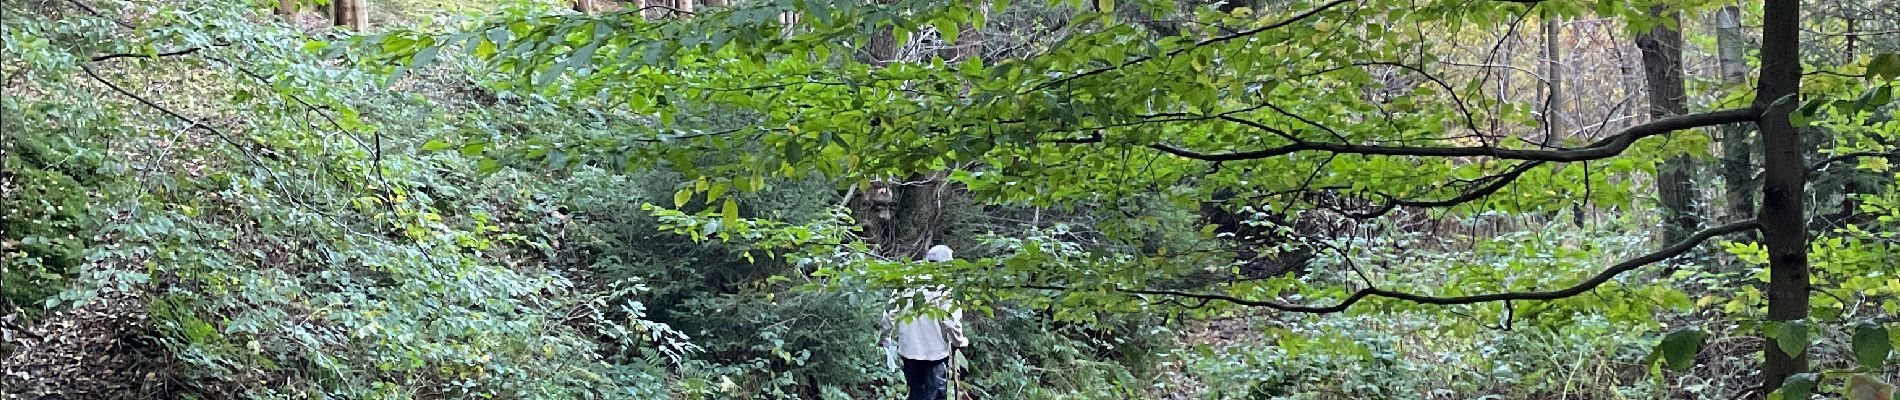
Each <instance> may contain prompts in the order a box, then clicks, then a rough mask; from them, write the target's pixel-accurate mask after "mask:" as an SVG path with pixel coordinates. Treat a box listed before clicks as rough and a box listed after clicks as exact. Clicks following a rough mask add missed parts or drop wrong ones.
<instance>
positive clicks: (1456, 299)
mask: <svg viewBox="0 0 1900 400" xmlns="http://www.w3.org/2000/svg"><path fill="white" fill-rule="evenodd" d="M1760 227H1761V226H1760V224H1758V223H1756V222H1755V221H1754V220H1748V221H1741V222H1736V223H1731V224H1728V225H1722V226H1718V227H1714V228H1709V229H1707V230H1703V231H1701V232H1696V233H1695V234H1693V235H1690V236H1689V238H1688V239H1685V240H1683V241H1682V242H1678V243H1676V244H1674V245H1670V246H1669V247H1666V248H1663V249H1662V250H1657V251H1656V252H1653V253H1649V254H1644V255H1642V256H1639V257H1636V258H1632V259H1629V260H1625V261H1623V262H1620V263H1617V264H1616V265H1612V266H1610V267H1609V268H1607V269H1604V270H1603V271H1601V272H1598V273H1597V274H1596V275H1594V276H1591V277H1590V279H1585V280H1584V281H1583V282H1578V283H1577V284H1575V285H1571V286H1569V287H1565V288H1562V289H1556V290H1547V291H1532V292H1505V293H1490V294H1478V295H1469V296H1442V297H1441V296H1431V295H1422V294H1414V293H1406V292H1399V291H1394V290H1388V289H1379V288H1365V289H1360V290H1359V291H1356V292H1353V293H1352V295H1350V296H1346V298H1345V299H1342V300H1340V301H1339V302H1338V303H1335V304H1332V305H1325V306H1309V305H1301V304H1292V303H1283V302H1278V301H1271V300H1254V299H1247V298H1241V297H1238V296H1233V295H1226V294H1219V293H1193V292H1185V291H1178V290H1150V289H1119V288H1118V289H1115V291H1117V292H1122V293H1128V294H1143V295H1158V296H1172V297H1181V298H1190V299H1198V300H1206V301H1224V302H1228V303H1233V304H1237V305H1243V306H1250V307H1266V308H1271V309H1275V310H1280V311H1286V312H1297V313H1310V314H1330V313H1337V312H1341V311H1346V309H1348V308H1351V307H1352V306H1353V304H1358V303H1359V302H1360V301H1361V300H1365V299H1367V298H1371V297H1384V298H1389V299H1396V300H1404V301H1409V302H1413V303H1420V304H1432V305H1460V304H1477V303H1488V302H1499V301H1518V300H1557V299H1563V298H1568V297H1572V296H1576V295H1580V294H1583V293H1586V292H1589V291H1590V290H1593V289H1596V288H1597V287H1598V286H1602V285H1603V284H1604V283H1608V282H1609V281H1610V280H1611V279H1615V278H1616V277H1617V276H1618V275H1621V274H1623V273H1625V272H1629V271H1631V270H1635V269H1637V268H1641V267H1643V266H1646V265H1650V264H1655V263H1657V262H1661V261H1663V260H1667V259H1670V258H1674V257H1676V256H1679V255H1682V254H1683V253H1687V252H1689V250H1692V249H1695V248H1696V246H1698V245H1701V244H1702V242H1705V241H1708V240H1709V239H1710V238H1714V237H1717V236H1722V235H1727V234H1732V233H1737V232H1742V231H1748V230H1754V229H1760ZM1017 288H1024V289H1044V290H1069V289H1070V288H1068V287H1062V286H1048V285H1024V286H1017Z"/></svg>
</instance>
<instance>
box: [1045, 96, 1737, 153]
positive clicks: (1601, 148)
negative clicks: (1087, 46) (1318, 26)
mask: <svg viewBox="0 0 1900 400" xmlns="http://www.w3.org/2000/svg"><path fill="white" fill-rule="evenodd" d="M1760 115H1761V111H1760V110H1757V109H1754V108H1737V109H1728V110H1721V111H1710V112H1704V113H1698V114H1687V115H1680V116H1673V117H1668V118H1662V119H1658V120H1654V121H1650V122H1647V123H1643V124H1641V125H1636V126H1632V127H1629V128H1626V129H1624V130H1623V131H1622V132H1619V133H1617V134H1616V135H1614V136H1611V137H1608V138H1604V139H1603V140H1600V141H1597V142H1596V143H1592V144H1590V145H1589V146H1585V147H1582V148H1577V149H1569V150H1543V149H1508V148H1500V147H1495V146H1477V147H1410V146H1378V145H1358V144H1347V143H1325V142H1307V141H1301V142H1294V143H1293V144H1289V145H1284V146H1279V147H1273V148H1267V149H1261V150H1252V151H1239V152H1225V153H1205V152H1200V151H1194V150H1189V149H1185V148H1181V147H1176V146H1173V145H1169V144H1165V143H1157V144H1150V145H1147V147H1148V148H1152V149H1155V150H1159V151H1161V152H1165V153H1168V154H1173V155H1176V156H1180V157H1184V158H1191V159H1196V160H1202V161H1238V160H1254V159H1262V158H1272V157H1278V156H1283V155H1287V154H1293V153H1298V152H1307V151H1317V152H1326V153H1338V154H1361V155H1383V156H1409V157H1491V158H1499V159H1508V160H1525V161H1550V162H1574V161H1586V160H1600V159H1604V158H1610V157H1613V156H1616V155H1617V154H1622V153H1623V151H1624V150H1627V149H1629V147H1630V145H1631V144H1634V143H1635V142H1636V141H1637V140H1639V139H1642V138H1646V137H1650V136H1657V135H1662V134H1666V133H1670V132H1674V131H1678V130H1683V129H1689V128H1699V127H1705V126H1715V125H1721V124H1731V123H1740V122H1754V121H1755V120H1756V118H1758V117H1759V116H1760ZM1068 142H1070V143H1079V142H1086V141H1085V140H1071V141H1068Z"/></svg>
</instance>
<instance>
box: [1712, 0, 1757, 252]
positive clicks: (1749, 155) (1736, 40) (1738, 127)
mask: <svg viewBox="0 0 1900 400" xmlns="http://www.w3.org/2000/svg"><path fill="white" fill-rule="evenodd" d="M1715 23H1716V27H1717V28H1716V29H1717V32H1716V38H1715V40H1716V53H1717V61H1718V62H1719V63H1720V64H1721V66H1722V83H1723V84H1724V85H1733V86H1740V85H1742V84H1745V83H1747V82H1748V60H1747V59H1744V58H1743V54H1745V53H1746V52H1747V49H1746V46H1747V41H1746V38H1743V37H1742V10H1741V8H1737V7H1735V6H1725V7H1722V9H1721V10H1720V11H1716V14H1715ZM1753 133H1754V127H1752V126H1749V124H1729V125H1725V126H1723V127H1722V182H1723V183H1724V184H1725V186H1726V190H1727V196H1726V197H1727V199H1728V212H1727V214H1728V219H1729V220H1731V221H1739V220H1742V219H1746V218H1750V217H1752V216H1754V215H1755V195H1756V187H1755V185H1756V182H1755V177H1754V175H1755V160H1754V158H1755V154H1754V153H1755V149H1754V146H1753V145H1751V144H1750V141H1751V139H1752V138H1750V137H1749V136H1750V135H1751V134H1753ZM1750 236H1751V237H1752V236H1753V235H1750Z"/></svg>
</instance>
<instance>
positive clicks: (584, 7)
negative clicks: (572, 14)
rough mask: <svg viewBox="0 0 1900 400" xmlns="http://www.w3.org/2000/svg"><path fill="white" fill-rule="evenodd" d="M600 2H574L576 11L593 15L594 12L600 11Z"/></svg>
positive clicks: (578, 0) (597, 0) (591, 0)
mask: <svg viewBox="0 0 1900 400" xmlns="http://www.w3.org/2000/svg"><path fill="white" fill-rule="evenodd" d="M598 2H599V0H574V11H577V12H580V13H582V14H592V13H594V10H598V9H600V4H599V3H598Z"/></svg>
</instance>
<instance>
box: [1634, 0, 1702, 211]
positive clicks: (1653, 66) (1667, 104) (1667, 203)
mask: <svg viewBox="0 0 1900 400" xmlns="http://www.w3.org/2000/svg"><path fill="white" fill-rule="evenodd" d="M1650 12H1651V13H1652V14H1651V15H1657V16H1662V17H1663V18H1664V19H1666V20H1669V21H1676V22H1677V23H1678V26H1680V21H1681V20H1682V18H1681V17H1682V13H1681V12H1679V11H1674V10H1665V9H1664V8H1663V6H1656V8H1652V9H1651V10H1650ZM1665 12H1667V13H1668V14H1666V15H1665V14H1662V13H1665ZM1636 46H1637V48H1639V49H1641V50H1642V53H1643V82H1644V84H1645V85H1646V86H1648V89H1649V90H1648V93H1649V116H1650V117H1651V118H1665V117H1670V116H1676V115H1682V114H1686V113H1688V112H1689V107H1688V104H1687V98H1688V97H1689V96H1688V95H1687V94H1686V93H1685V91H1684V88H1683V86H1684V85H1683V77H1682V32H1681V31H1679V30H1677V29H1672V28H1670V27H1668V26H1664V25H1657V26H1656V27H1654V28H1650V30H1649V32H1646V33H1643V34H1641V35H1637V37H1636ZM1694 176H1695V164H1694V163H1693V162H1692V161H1691V160H1690V159H1689V157H1688V155H1678V156H1674V157H1670V158H1669V159H1668V160H1666V161H1664V162H1663V165H1662V167H1661V168H1659V169H1658V170H1657V172H1656V192H1657V197H1658V198H1660V200H1661V202H1662V208H1663V229H1662V243H1663V245H1664V246H1667V245H1670V244H1674V243H1677V242H1681V241H1682V240H1683V239H1686V238H1688V237H1689V234H1690V233H1692V232H1695V231H1696V230H1697V229H1698V227H1697V225H1699V224H1698V218H1697V215H1696V209H1695V198H1696V195H1695V187H1694V183H1693V181H1692V179H1693V178H1694Z"/></svg>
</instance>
